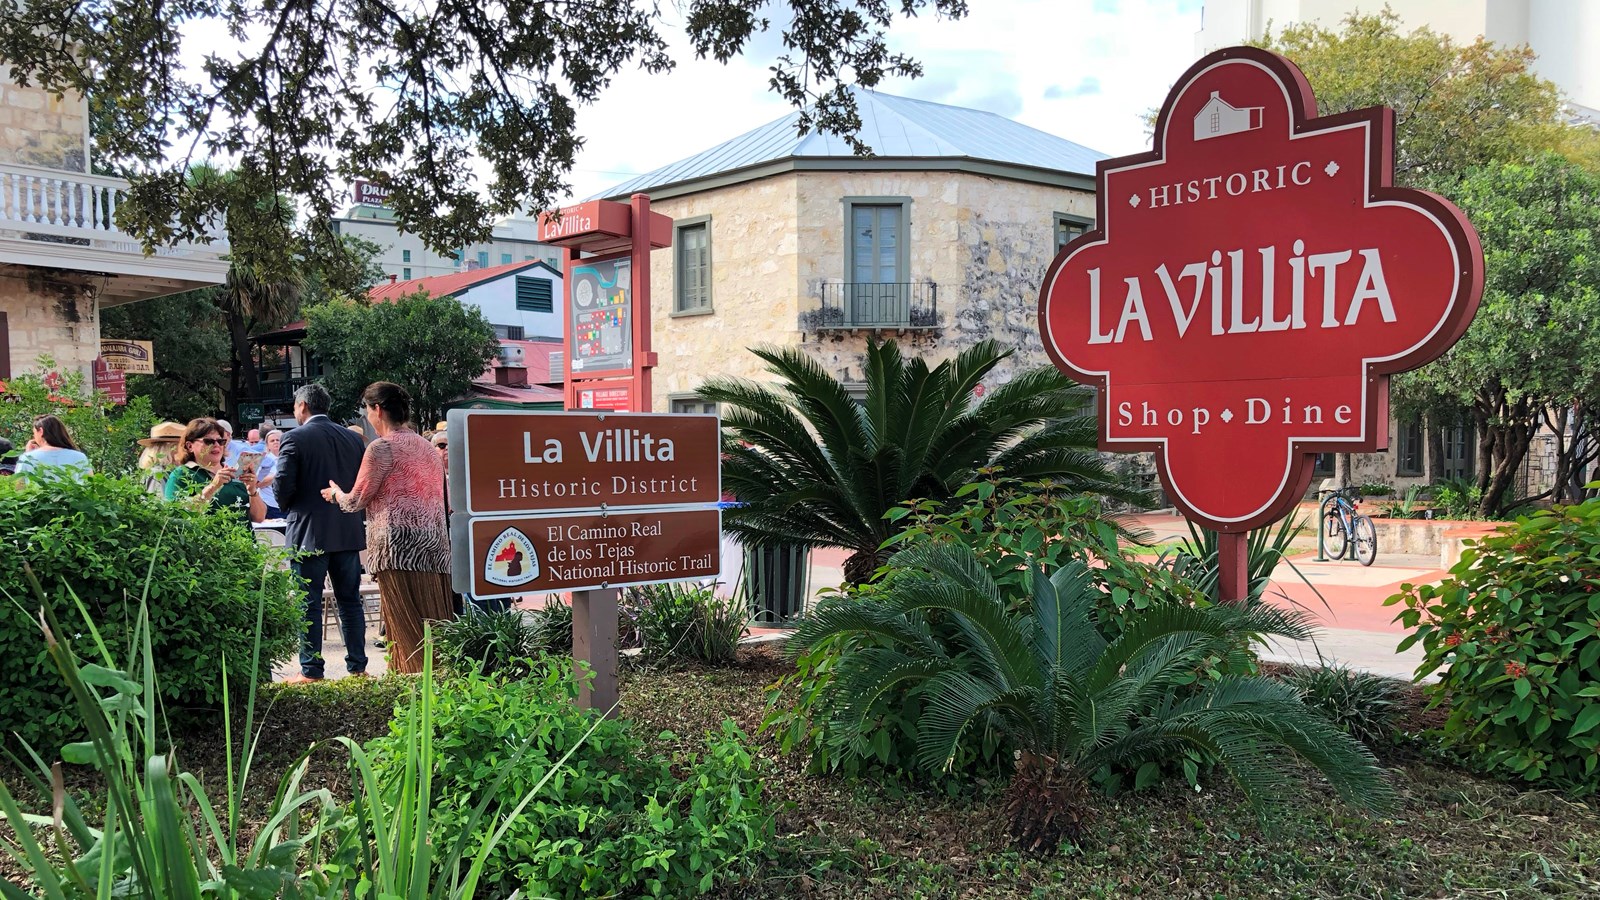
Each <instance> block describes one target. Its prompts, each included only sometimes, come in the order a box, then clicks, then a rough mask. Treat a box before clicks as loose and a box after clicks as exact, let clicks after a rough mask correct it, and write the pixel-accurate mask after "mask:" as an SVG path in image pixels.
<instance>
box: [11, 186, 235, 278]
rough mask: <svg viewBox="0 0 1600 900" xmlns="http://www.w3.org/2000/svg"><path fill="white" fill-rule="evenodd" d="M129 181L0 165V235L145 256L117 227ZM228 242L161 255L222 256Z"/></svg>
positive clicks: (164, 250)
mask: <svg viewBox="0 0 1600 900" xmlns="http://www.w3.org/2000/svg"><path fill="white" fill-rule="evenodd" d="M127 192H128V182H126V181H124V180H122V179H121V178H108V177H106V176H104V175H85V174H82V173H79V172H67V171H62V170H60V169H45V168H40V167H38V166H23V165H15V164H11V163H0V231H17V232H21V233H22V235H23V236H24V237H27V236H30V235H48V236H51V237H61V238H78V239H80V240H82V241H84V242H85V243H87V244H88V245H89V246H93V247H97V248H102V249H108V250H121V251H129V252H141V246H140V242H139V241H138V240H137V239H136V238H134V237H133V236H132V235H130V234H128V233H126V232H124V231H122V230H121V229H120V228H118V227H117V221H116V213H117V204H118V203H120V202H122V200H123V198H124V197H125V196H126V195H127ZM227 252H228V242H227V238H226V237H225V236H224V235H221V234H219V235H218V236H217V238H216V239H214V240H213V241H212V242H211V243H209V244H179V245H177V246H175V247H160V248H157V250H156V255H158V256H211V257H215V256H219V255H221V254H224V253H227Z"/></svg>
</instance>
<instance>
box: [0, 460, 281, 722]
mask: <svg viewBox="0 0 1600 900" xmlns="http://www.w3.org/2000/svg"><path fill="white" fill-rule="evenodd" d="M280 561H281V559H280V557H279V556H278V555H277V554H275V553H273V552H272V551H270V550H268V548H266V547H264V546H263V545H262V544H260V543H259V542H257V541H256V539H255V538H254V536H253V535H252V534H251V533H250V531H249V530H248V529H246V528H241V527H240V526H239V525H238V523H237V521H236V520H235V519H233V518H231V517H229V516H224V515H215V514H212V513H209V512H202V511H197V510H194V509H191V508H189V507H188V506H185V505H180V504H173V503H167V502H165V501H162V500H159V499H157V498H155V497H154V496H152V495H151V494H149V493H148V492H146V491H145V490H144V489H143V488H141V487H140V486H139V485H138V484H136V483H133V482H131V481H124V480H120V479H115V478H109V477H105V476H102V475H94V476H92V477H90V478H88V479H85V480H84V481H82V482H75V481H71V480H67V479H58V480H55V481H52V482H50V483H49V484H48V485H44V486H38V485H30V484H28V483H26V482H22V481H18V480H16V479H0V722H5V723H6V731H8V732H10V731H16V732H18V733H19V734H21V735H22V736H23V738H25V739H26V740H28V741H30V742H33V743H35V744H37V745H38V746H40V747H41V748H44V749H45V750H46V751H47V752H48V751H53V749H54V748H55V747H58V746H60V745H61V744H62V743H65V742H67V741H70V740H74V739H75V738H77V737H78V736H80V735H81V733H82V722H81V720H80V719H79V718H78V716H77V715H76V714H75V713H74V712H73V711H72V700H71V697H70V696H69V695H68V693H67V689H66V687H65V686H64V685H63V684H62V683H61V680H60V678H59V677H57V675H56V673H55V669H54V667H53V666H52V664H51V662H50V659H49V657H48V655H47V654H46V652H45V645H44V641H43V639H42V638H41V637H40V634H39V627H38V619H37V612H38V605H37V603H38V601H37V600H36V599H35V598H33V597H32V596H31V592H28V591H27V590H26V587H25V584H26V581H25V578H24V575H23V566H24V565H27V566H29V567H31V568H32V570H33V572H34V574H35V575H36V576H37V577H38V578H39V580H40V582H41V583H42V584H43V586H44V589H45V591H46V594H47V596H48V597H49V598H50V602H51V603H52V604H53V605H54V608H55V610H56V613H57V615H59V616H60V618H61V619H62V620H63V621H78V619H79V616H78V613H77V611H76V609H75V608H74V605H73V600H72V596H73V594H76V596H77V597H78V598H79V599H81V600H82V602H83V603H84V604H85V605H86V606H87V607H88V609H89V612H90V614H91V615H92V616H93V617H94V621H95V622H96V623H97V624H98V626H99V628H100V631H101V633H102V634H103V635H104V636H105V640H106V643H107V645H108V646H109V647H110V648H111V650H112V652H114V653H116V654H117V655H118V656H119V657H120V656H125V654H126V653H127V652H128V649H129V648H128V641H129V640H130V637H131V634H132V627H133V622H134V620H135V619H136V615H135V613H136V611H137V610H138V608H139V603H140V598H141V596H142V595H143V594H144V592H145V591H146V590H147V589H148V591H149V611H150V613H149V614H150V622H151V642H152V644H153V650H154V660H155V667H156V670H155V674H156V675H157V676H158V678H157V681H158V683H159V684H160V686H161V696H162V698H163V700H164V702H165V705H166V707H167V711H168V712H169V713H171V712H177V711H180V710H183V709H189V708H196V709H207V710H210V709H216V708H218V707H219V706H220V702H221V700H222V683H223V682H222V670H223V667H224V666H226V667H227V670H228V680H229V683H230V684H231V685H232V686H233V687H234V688H236V689H242V688H243V686H245V685H248V684H250V683H251V681H253V680H255V678H256V676H257V674H259V676H260V678H261V679H262V680H265V679H266V678H267V677H268V673H269V672H270V670H271V666H272V664H273V663H275V662H277V661H279V660H283V659H287V658H288V657H289V656H290V655H291V654H293V653H294V652H295V650H296V648H297V647H298V646H299V635H300V633H301V631H302V629H303V627H304V621H305V617H304V614H303V613H302V612H301V605H300V602H299V598H300V596H301V594H300V592H299V591H298V590H297V583H296V582H295V579H294V576H293V575H292V574H291V573H289V572H288V571H287V570H284V569H282V568H280V567H279V565H278V563H279V562H280ZM147 576H148V584H147ZM69 590H70V593H69ZM258 592H264V593H265V600H264V604H265V610H264V613H263V615H264V619H263V623H262V637H261V640H262V649H261V668H260V670H259V672H252V670H251V658H252V657H251V653H252V647H253V643H254V640H255V629H256V607H257V600H256V598H257V594H258Z"/></svg>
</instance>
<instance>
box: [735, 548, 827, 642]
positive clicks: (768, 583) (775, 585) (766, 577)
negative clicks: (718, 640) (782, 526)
mask: <svg viewBox="0 0 1600 900" xmlns="http://www.w3.org/2000/svg"><path fill="white" fill-rule="evenodd" d="M744 589H745V596H746V597H747V598H749V601H750V620H751V624H755V625H766V626H768V627H771V626H774V625H786V624H790V623H792V622H793V621H794V620H795V619H798V618H799V617H800V616H802V615H804V614H805V611H806V599H807V598H808V597H809V596H810V595H811V549H810V548H809V547H797V546H794V545H788V544H785V545H776V546H768V547H746V548H745V551H744Z"/></svg>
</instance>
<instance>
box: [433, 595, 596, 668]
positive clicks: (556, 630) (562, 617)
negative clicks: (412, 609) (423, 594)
mask: <svg viewBox="0 0 1600 900" xmlns="http://www.w3.org/2000/svg"><path fill="white" fill-rule="evenodd" d="M433 637H434V640H435V641H436V642H437V643H438V648H439V649H438V654H439V660H440V663H441V664H442V665H443V666H445V667H446V668H448V669H450V670H451V671H453V672H457V673H459V674H465V673H466V672H468V671H472V670H474V669H475V670H477V671H480V672H482V673H483V674H485V675H506V676H508V677H511V678H522V677H525V676H526V675H527V674H528V673H529V672H530V671H531V668H530V667H531V665H532V660H534V659H535V658H537V657H539V656H542V655H544V654H546V653H558V654H562V655H566V654H569V653H571V652H572V607H570V606H568V605H566V604H565V603H561V602H559V601H556V600H552V602H551V603H550V604H549V605H548V606H545V607H544V608H542V609H535V610H529V611H526V612H525V611H522V610H518V609H506V610H483V609H479V608H478V607H476V606H472V605H470V604H469V605H468V606H467V609H466V612H464V613H463V614H462V615H460V616H457V617H456V618H454V619H451V620H449V621H445V622H439V623H437V624H436V625H434V626H433Z"/></svg>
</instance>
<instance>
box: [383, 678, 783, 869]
mask: <svg viewBox="0 0 1600 900" xmlns="http://www.w3.org/2000/svg"><path fill="white" fill-rule="evenodd" d="M576 693H577V685H576V682H575V680H574V679H573V677H572V670H571V668H570V663H568V662H566V661H557V660H554V659H549V660H545V661H541V662H540V663H539V664H538V665H537V666H536V667H535V669H534V671H533V672H532V673H531V674H530V675H529V677H528V678H526V679H522V680H516V681H505V680H501V679H495V678H489V677H485V676H482V675H479V674H472V675H469V676H467V677H465V678H462V679H457V680H455V681H452V682H450V683H448V684H446V685H443V686H441V688H440V690H439V694H438V697H437V700H436V702H435V705H434V707H433V710H432V723H433V728H432V732H433V746H434V748H435V756H434V768H433V772H434V780H433V788H434V791H435V796H436V797H437V798H438V801H437V802H438V808H437V809H436V810H435V821H437V822H438V823H440V826H441V827H442V828H443V829H444V831H445V833H450V828H449V826H450V824H451V823H456V825H457V827H459V828H466V827H468V826H467V819H468V816H469V815H470V812H471V810H472V809H473V808H474V806H475V805H477V804H479V803H481V802H482V801H484V800H485V799H489V800H505V799H510V798H515V797H518V796H521V795H523V794H525V793H526V792H527V791H528V790H529V787H530V786H531V785H534V784H535V783H536V782H537V781H539V780H540V779H541V778H543V777H544V776H545V775H546V773H547V772H548V771H549V769H550V767H551V765H552V764H553V763H554V762H555V761H556V760H557V759H558V758H559V757H560V756H561V755H562V754H563V753H564V752H567V751H569V750H571V749H572V748H573V747H575V746H578V745H579V744H580V742H581V746H578V749H577V750H576V752H573V753H572V756H571V757H570V759H569V760H568V762H567V765H566V769H565V770H564V771H563V772H562V773H561V774H560V776H559V777H557V778H554V779H551V780H550V782H549V783H548V785H547V787H546V789H545V790H543V791H542V792H540V793H539V794H538V795H537V797H536V799H535V801H534V802H533V803H531V804H530V805H529V806H528V807H527V808H526V809H525V810H524V811H523V812H522V813H521V814H520V815H518V816H516V817H514V818H513V819H512V820H511V821H510V823H509V825H508V826H507V827H508V830H507V831H506V833H505V835H504V839H503V841H502V842H501V843H500V845H499V846H497V847H496V848H494V849H493V850H492V851H491V852H490V853H489V855H488V861H487V865H486V867H485V871H484V879H483V882H482V890H481V895H482V896H495V897H504V896H509V895H510V894H511V892H512V891H515V890H518V889H521V890H522V891H523V895H524V896H535V897H558V898H588V897H600V896H617V895H628V896H636V895H640V894H643V895H648V896H654V897H691V896H698V895H700V894H702V893H705V892H706V891H708V890H710V888H711V887H712V885H713V883H715V881H716V880H717V878H718V876H720V875H723V874H726V873H727V872H729V871H730V870H732V869H735V868H736V867H739V866H741V865H743V864H745V863H747V862H749V861H750V860H751V859H752V857H753V856H754V854H756V853H758V852H759V851H760V850H761V849H762V848H763V847H764V846H765V845H766V843H767V841H768V840H769V839H770V837H771V834H772V827H773V822H772V817H771V815H770V813H769V812H768V811H767V810H766V809H765V808H764V807H763V806H762V802H761V790H762V788H761V781H760V777H759V774H758V773H757V772H756V770H755V765H754V759H753V757H752V756H751V753H750V751H749V749H748V748H747V747H746V746H745V743H744V736H743V735H742V734H740V732H739V730H738V729H737V728H736V727H735V726H734V725H733V724H732V723H731V722H724V724H723V728H722V732H721V734H719V735H715V736H712V737H710V738H709V739H708V742H707V753H706V755H705V756H703V757H699V758H694V757H690V758H686V759H668V758H666V757H664V756H660V755H655V754H651V753H648V752H647V751H646V749H645V746H644V744H643V742H641V741H640V740H639V739H638V738H637V737H635V736H634V734H633V731H632V727H631V726H630V725H629V723H627V722H624V721H620V720H617V719H599V718H598V716H597V714H596V713H594V712H593V711H588V710H582V709H579V708H578V707H577V705H576V704H575V703H574V702H573V701H574V698H575V696H576ZM585 734H587V735H588V737H587V738H586V739H585V738H584V735H585ZM399 737H400V733H399V731H398V729H397V731H396V735H395V736H392V737H386V738H379V739H378V740H376V741H374V742H372V743H371V744H370V745H369V748H368V749H369V750H370V751H371V753H372V755H373V758H374V760H375V771H376V772H377V775H378V778H379V780H380V781H381V780H384V779H386V778H388V777H390V776H391V774H392V773H393V771H394V770H395V769H396V768H397V767H399V766H401V765H403V764H404V763H405V761H406V758H407V755H406V752H405V746H404V744H403V743H402V742H401V741H400V739H399ZM523 742H527V746H526V748H525V749H524V750H523V751H521V754H522V755H521V757H520V759H518V760H517V762H516V763H515V764H514V765H512V766H510V767H509V769H508V770H506V771H507V775H506V777H505V778H504V779H503V780H498V781H496V780H495V776H496V774H497V772H499V771H501V767H502V764H503V763H504V762H505V761H506V760H507V759H508V758H509V756H510V754H511V753H512V752H513V750H515V748H516V747H517V746H518V745H520V744H522V743H523ZM675 772H679V773H681V775H675V774H674V773H675ZM475 833H476V834H480V835H487V834H488V831H487V829H481V828H480V829H477V831H476V832H475Z"/></svg>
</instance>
